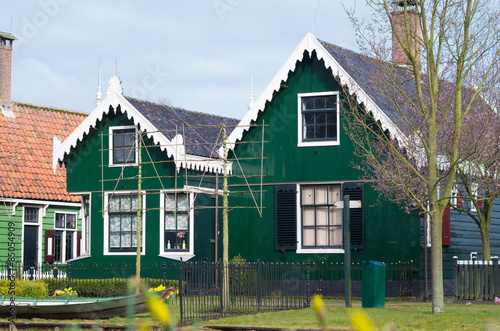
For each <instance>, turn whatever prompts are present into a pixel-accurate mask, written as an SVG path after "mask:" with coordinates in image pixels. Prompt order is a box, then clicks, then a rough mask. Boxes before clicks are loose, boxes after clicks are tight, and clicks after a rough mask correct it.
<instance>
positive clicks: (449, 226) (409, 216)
mask: <svg viewBox="0 0 500 331" xmlns="http://www.w3.org/2000/svg"><path fill="white" fill-rule="evenodd" d="M378 65H379V62H377V61H376V60H374V59H371V58H369V57H366V56H363V55H360V54H357V53H355V52H352V51H350V50H346V49H343V48H340V47H337V46H335V45H332V44H329V43H326V42H322V41H319V40H317V39H316V38H315V37H314V36H313V35H312V34H308V35H307V36H306V37H305V38H304V39H303V40H302V42H301V43H300V44H299V46H298V47H297V48H296V49H295V51H294V52H293V53H292V55H291V56H290V57H289V59H288V60H287V61H286V63H285V64H284V65H283V67H282V68H281V69H280V70H279V72H278V74H277V75H276V76H275V77H274V79H273V80H272V81H271V82H270V84H269V85H268V87H267V88H266V89H265V90H264V92H263V93H262V95H261V96H260V97H259V99H258V100H257V101H256V102H255V104H254V105H253V107H252V108H251V109H250V110H249V111H248V113H247V114H246V115H245V117H244V118H243V119H242V121H241V122H240V124H239V125H238V127H237V128H236V129H235V130H234V131H233V132H232V134H231V136H230V137H229V139H228V141H229V144H230V146H231V152H230V159H231V160H233V161H234V160H236V159H239V160H240V161H239V163H238V165H237V163H236V162H233V169H232V171H233V175H236V176H237V175H242V174H244V173H257V172H260V173H261V174H263V176H262V177H259V176H256V177H253V178H248V180H247V181H248V183H247V182H244V181H242V180H239V179H237V178H234V179H233V180H232V181H231V182H230V184H231V185H230V187H231V190H233V191H235V192H242V191H245V190H246V191H252V190H253V192H254V194H255V196H256V198H255V199H253V198H252V197H251V196H250V195H249V194H239V193H235V194H231V195H230V205H236V206H249V207H252V208H249V209H247V210H244V209H235V210H233V211H231V213H230V222H229V224H230V230H229V237H230V244H229V251H230V256H234V255H237V254H241V255H242V257H244V258H246V259H247V260H251V261H255V260H257V259H259V258H265V259H267V260H268V261H274V260H276V261H306V260H309V261H312V262H314V261H319V260H321V261H328V262H332V263H336V262H342V261H343V260H344V252H345V251H344V246H343V244H344V238H343V236H342V209H343V204H342V197H343V196H344V195H346V194H347V195H350V200H351V206H350V207H351V209H350V212H351V224H350V230H351V237H350V239H351V240H350V241H351V245H352V246H351V247H352V249H353V250H352V260H353V261H354V262H362V261H364V260H376V261H382V262H386V263H394V262H397V261H404V262H412V264H413V268H414V274H413V279H414V280H415V283H414V295H415V296H418V297H423V295H424V292H425V290H424V289H425V287H426V285H425V283H424V280H425V277H424V275H425V270H426V263H425V257H427V258H428V261H427V270H428V275H429V276H430V262H429V261H430V245H431V244H432V243H431V242H430V240H429V239H428V237H427V238H426V236H425V235H424V232H425V231H429V229H428V226H426V220H425V218H424V217H423V216H421V215H419V214H418V213H417V212H414V213H407V212H405V211H403V210H404V206H398V205H396V204H394V203H390V202H388V201H384V197H383V196H381V195H380V194H379V193H378V192H375V191H374V189H373V187H371V185H368V184H366V183H362V182H360V181H359V178H361V177H362V175H363V174H362V173H361V172H360V170H358V169H359V168H358V167H357V165H359V164H360V160H359V159H357V157H356V156H355V155H354V154H355V153H354V148H355V147H354V143H353V142H352V141H351V140H350V138H349V136H348V135H347V133H346V130H348V126H347V125H346V121H345V120H346V116H348V114H349V112H352V111H360V110H361V111H366V112H369V113H371V114H372V115H373V117H374V119H375V120H376V121H378V122H379V123H381V125H382V127H383V128H384V130H387V132H389V133H390V134H391V135H394V136H397V135H398V134H400V131H398V127H397V125H396V124H395V123H398V120H399V119H398V112H397V111H396V110H395V109H394V108H393V107H394V106H393V105H392V102H391V101H390V100H389V99H387V98H386V97H384V95H382V94H381V93H379V92H378V91H377V89H376V88H375V87H374V86H373V84H372V82H371V80H372V79H373V77H374V75H373V71H374V70H376V68H377V66H378ZM353 96H354V98H355V100H356V106H354V109H353V103H350V102H349V101H350V100H353ZM254 142H262V144H261V145H257V144H255V143H254ZM259 157H260V158H259ZM240 164H241V165H240ZM260 194H261V195H260ZM260 201H261V202H260ZM353 201H354V202H353ZM498 208H499V207H498V204H495V207H494V210H493V217H492V225H491V231H490V240H491V252H492V255H498V254H499V253H500V252H499V249H500V241H499V239H500V238H499V236H500V221H499V219H498V216H497V215H500V214H499V212H500V210H499V209H498ZM443 224H444V228H443V266H444V278H445V295H452V286H453V256H458V257H459V259H469V257H470V256H471V252H476V253H477V257H478V259H480V258H481V256H482V253H481V238H480V233H479V229H478V227H477V226H476V224H474V222H473V220H472V219H471V218H470V217H469V216H468V215H466V214H465V213H460V212H458V211H455V210H451V211H449V210H448V212H446V213H445V215H444V216H443ZM249 233H252V234H255V235H252V236H249V235H248V234H249ZM426 250H427V251H428V252H429V254H427V255H426V254H425V251H426ZM472 255H474V253H472ZM428 286H429V287H430V277H429V279H428ZM429 293H430V292H429Z"/></svg>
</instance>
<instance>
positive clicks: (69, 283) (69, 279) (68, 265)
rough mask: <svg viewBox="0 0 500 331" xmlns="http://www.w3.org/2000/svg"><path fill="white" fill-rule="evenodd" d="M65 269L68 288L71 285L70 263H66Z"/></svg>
mask: <svg viewBox="0 0 500 331" xmlns="http://www.w3.org/2000/svg"><path fill="white" fill-rule="evenodd" d="M67 269H68V275H67V277H68V288H69V287H71V263H68V264H67Z"/></svg>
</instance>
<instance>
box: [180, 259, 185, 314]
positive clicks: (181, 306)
mask: <svg viewBox="0 0 500 331" xmlns="http://www.w3.org/2000/svg"><path fill="white" fill-rule="evenodd" d="M182 291H183V289H182V257H181V260H180V262H179V310H180V314H181V323H182V322H183V319H184V314H183V313H184V311H183V305H182V301H183V300H182V299H183V297H182Z"/></svg>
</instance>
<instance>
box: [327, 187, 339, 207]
mask: <svg viewBox="0 0 500 331" xmlns="http://www.w3.org/2000/svg"><path fill="white" fill-rule="evenodd" d="M341 200H342V199H341V198H340V185H328V203H329V204H334V203H335V202H338V201H341Z"/></svg>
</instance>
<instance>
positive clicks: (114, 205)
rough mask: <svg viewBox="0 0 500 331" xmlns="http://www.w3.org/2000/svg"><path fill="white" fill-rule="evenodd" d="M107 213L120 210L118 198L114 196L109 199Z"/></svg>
mask: <svg viewBox="0 0 500 331" xmlns="http://www.w3.org/2000/svg"><path fill="white" fill-rule="evenodd" d="M108 208H109V211H119V210H120V196H118V195H114V196H112V197H111V198H110V199H109V207H108Z"/></svg>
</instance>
